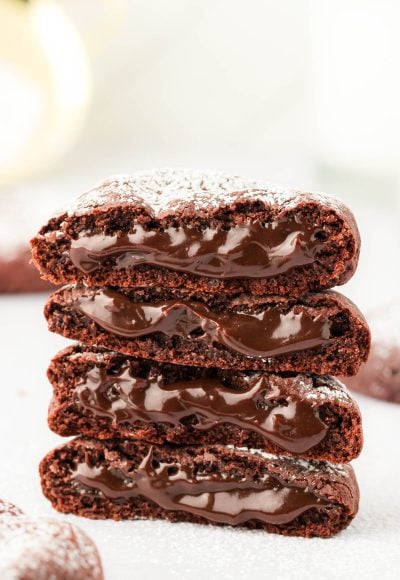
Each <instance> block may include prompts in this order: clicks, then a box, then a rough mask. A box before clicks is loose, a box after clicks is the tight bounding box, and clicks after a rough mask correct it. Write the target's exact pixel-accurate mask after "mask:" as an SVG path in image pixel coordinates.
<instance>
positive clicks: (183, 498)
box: [72, 447, 329, 526]
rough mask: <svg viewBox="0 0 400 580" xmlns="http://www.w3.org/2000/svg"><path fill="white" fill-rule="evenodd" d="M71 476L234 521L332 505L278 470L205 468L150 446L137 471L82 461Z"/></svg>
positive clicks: (116, 493) (287, 518)
mask: <svg viewBox="0 0 400 580" xmlns="http://www.w3.org/2000/svg"><path fill="white" fill-rule="evenodd" d="M72 478H73V480H74V481H75V482H77V483H79V484H83V485H84V486H86V487H88V488H91V489H96V490H99V491H100V492H101V493H102V494H103V495H104V496H105V497H107V498H109V499H111V500H113V501H115V502H125V501H129V499H131V498H135V497H138V496H141V497H145V498H146V499H149V500H151V501H154V502H155V503H156V504H157V505H159V506H160V507H162V508H164V509H166V510H173V511H176V510H179V511H185V512H189V513H191V514H195V515H198V516H202V517H204V518H206V519H207V520H210V521H212V522H218V523H224V524H230V525H233V526H234V525H238V524H242V523H244V522H246V521H249V520H260V521H262V522H265V523H269V524H276V525H281V524H287V523H289V522H291V521H293V520H294V519H295V518H297V517H298V516H300V515H301V514H302V513H304V512H306V511H307V510H309V509H312V508H315V509H319V508H322V507H326V506H329V502H328V501H327V500H325V499H323V498H320V497H318V495H317V494H316V493H315V492H313V491H311V490H309V489H308V488H305V489H303V488H300V487H294V486H290V485H289V484H287V483H285V482H283V481H281V480H280V479H279V478H278V477H276V476H271V475H265V476H264V477H263V478H262V479H261V480H259V481H251V480H249V479H246V478H243V477H238V476H236V475H235V474H234V473H232V474H231V473H220V472H214V473H211V474H201V473H195V472H194V469H193V468H191V467H188V466H184V465H181V464H180V463H179V462H174V463H164V462H159V461H156V460H154V459H153V448H152V447H150V450H149V452H148V454H147V455H146V457H145V458H144V459H143V461H142V462H141V464H140V465H139V467H138V468H137V469H136V471H135V472H125V471H124V469H123V467H122V466H119V467H118V469H114V468H112V467H107V466H100V467H95V466H90V465H88V464H87V463H85V462H83V463H79V464H78V465H77V468H76V470H75V471H74V473H73V475H72Z"/></svg>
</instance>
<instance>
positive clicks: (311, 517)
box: [40, 439, 358, 536]
mask: <svg viewBox="0 0 400 580" xmlns="http://www.w3.org/2000/svg"><path fill="white" fill-rule="evenodd" d="M40 471H41V477H42V486H43V491H44V493H45V495H46V497H48V499H50V500H51V501H52V503H53V505H54V507H55V508H56V509H59V510H60V511H64V512H72V513H77V514H79V515H84V516H86V517H94V518H105V517H112V518H115V519H121V518H136V517H148V518H153V517H158V518H163V519H169V520H170V521H194V522H199V523H214V524H230V525H244V526H246V527H258V528H263V529H265V530H267V531H271V532H276V533H281V534H290V535H305V536H312V535H320V536H330V535H333V534H334V533H337V532H338V531H340V529H342V528H343V527H346V525H348V523H349V522H350V520H351V519H352V518H353V517H354V515H355V513H356V511H357V505H358V489H357V484H356V482H355V479H354V474H353V472H352V469H351V468H350V467H349V466H345V467H334V466H331V465H330V464H326V463H318V462H317V463H309V462H307V461H305V460H302V461H301V463H296V462H295V461H293V460H289V459H286V460H285V459H284V458H280V457H277V456H273V455H268V454H267V455H265V456H264V455H262V454H261V455H260V454H258V453H257V452H255V453H254V452H253V453H250V452H249V451H246V450H234V449H229V448H227V447H224V446H211V447H182V448H176V449H172V448H169V447H167V446H164V447H156V446H150V445H146V444H140V443H134V442H128V441H125V440H110V441H105V442H102V443H100V442H98V441H96V440H85V439H77V440H74V441H71V442H70V443H67V444H66V445H65V446H64V447H62V448H59V449H56V450H55V451H53V452H51V453H50V454H49V455H48V456H47V457H46V458H45V459H44V460H43V461H42V463H41V467H40Z"/></svg>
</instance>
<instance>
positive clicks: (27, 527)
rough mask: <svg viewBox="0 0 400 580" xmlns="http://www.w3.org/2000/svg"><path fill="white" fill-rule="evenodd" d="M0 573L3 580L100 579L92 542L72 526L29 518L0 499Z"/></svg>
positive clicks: (65, 523) (98, 562) (50, 520)
mask: <svg viewBox="0 0 400 580" xmlns="http://www.w3.org/2000/svg"><path fill="white" fill-rule="evenodd" d="M0 577H1V578H2V579H3V580H6V579H7V580H8V579H10V580H11V579H12V580H49V579H52V580H77V579H78V578H82V579H83V578H84V579H85V580H102V579H103V572H102V567H101V561H100V557H99V554H98V552H97V549H96V546H95V545H94V544H93V542H92V540H90V539H89V538H88V536H87V535H86V534H85V533H84V532H82V530H80V529H79V528H77V527H76V526H73V525H71V524H69V523H67V522H63V521H61V520H56V519H52V518H30V517H28V516H26V515H25V514H23V512H22V511H21V510H20V509H19V508H17V507H16V506H14V505H13V504H11V503H8V502H5V501H3V500H0Z"/></svg>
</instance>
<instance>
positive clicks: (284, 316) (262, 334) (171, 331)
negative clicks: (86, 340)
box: [75, 288, 332, 357]
mask: <svg viewBox="0 0 400 580" xmlns="http://www.w3.org/2000/svg"><path fill="white" fill-rule="evenodd" d="M75 307H76V308H77V309H78V310H80V311H81V312H82V313H84V314H85V315H86V316H88V317H89V318H90V319H91V320H93V321H94V322H96V323H97V324H98V325H99V326H101V327H102V328H104V329H105V330H107V331H108V332H111V333H113V334H116V335H119V336H124V337H126V338H137V337H141V336H146V335H149V334H152V333H156V332H160V333H163V334H165V335H166V336H180V337H182V338H185V339H190V340H192V341H196V340H202V341H206V342H208V343H209V344H210V345H211V344H213V343H216V342H218V343H220V344H223V345H224V346H226V347H228V348H230V349H232V350H234V351H236V352H239V353H241V354H244V355H246V356H250V357H267V356H276V355H279V354H285V353H289V352H295V351H300V350H306V349H311V348H316V347H318V346H322V345H325V344H327V343H329V342H330V341H331V338H332V337H331V322H330V321H329V320H327V319H326V317H324V316H323V315H317V316H314V317H313V316H311V315H310V314H309V313H308V312H307V309H306V308H305V307H303V306H300V305H297V306H295V307H293V308H292V309H291V310H289V311H288V312H282V309H280V308H279V307H277V306H270V307H268V308H265V309H264V310H263V311H261V312H256V313H248V312H224V313H215V312H212V311H211V310H210V309H209V308H208V307H207V306H205V305H204V304H201V303H198V302H190V301H188V302H183V301H181V300H167V301H165V302H162V303H154V304H153V303H139V302H133V301H131V300H130V299H129V298H128V297H127V296H125V295H124V294H122V293H119V292H116V291H115V290H111V289H109V288H103V289H99V290H97V291H96V293H95V294H94V295H92V296H89V297H87V296H80V297H78V298H76V300H75Z"/></svg>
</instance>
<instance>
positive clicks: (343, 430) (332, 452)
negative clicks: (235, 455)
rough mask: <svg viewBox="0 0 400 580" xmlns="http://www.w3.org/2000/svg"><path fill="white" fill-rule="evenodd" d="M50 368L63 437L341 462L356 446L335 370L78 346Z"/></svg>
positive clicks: (352, 412)
mask: <svg viewBox="0 0 400 580" xmlns="http://www.w3.org/2000/svg"><path fill="white" fill-rule="evenodd" d="M48 375H49V379H50V381H51V383H52V385H53V390H54V397H53V401H52V405H51V408H50V412H49V424H50V427H51V428H52V429H53V430H54V431H55V432H56V433H59V434H60V435H67V436H68V435H79V434H83V435H89V436H93V437H100V438H111V437H130V438H133V439H143V440H146V441H149V442H153V443H165V442H170V443H177V444H199V443H216V442H221V443H222V442H224V443H227V444H228V443H230V444H234V445H246V446H251V447H259V448H263V449H265V450H267V451H273V452H283V453H289V454H302V455H304V456H307V457H313V458H316V459H328V460H332V461H335V462H340V463H342V462H347V461H350V460H351V459H354V458H355V457H356V456H357V455H358V454H359V452H360V451H361V446H362V432H361V417H360V413H359V410H358V407H357V405H356V404H355V402H354V400H353V399H352V398H351V397H350V395H349V393H348V392H347V391H346V389H345V388H344V387H343V386H342V385H340V383H338V382H337V381H335V380H334V379H332V378H331V377H311V376H307V375H297V376H285V377H280V376H277V375H271V374H266V373H262V372H247V373H246V372H240V371H232V372H230V371H223V370H218V369H201V368H199V367H184V366H176V365H168V364H157V363H155V362H152V361H145V360H140V359H131V358H128V357H124V356H122V355H119V354H117V353H112V352H109V351H106V350H104V349H89V348H88V347H83V346H82V347H80V346H75V347H70V348H68V349H66V350H65V351H62V352H61V353H60V354H59V355H58V356H57V357H55V359H54V360H53V361H52V363H51V365H50V367H49V372H48Z"/></svg>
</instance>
